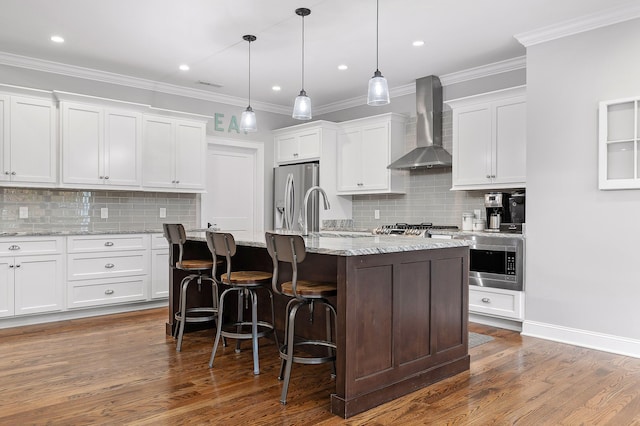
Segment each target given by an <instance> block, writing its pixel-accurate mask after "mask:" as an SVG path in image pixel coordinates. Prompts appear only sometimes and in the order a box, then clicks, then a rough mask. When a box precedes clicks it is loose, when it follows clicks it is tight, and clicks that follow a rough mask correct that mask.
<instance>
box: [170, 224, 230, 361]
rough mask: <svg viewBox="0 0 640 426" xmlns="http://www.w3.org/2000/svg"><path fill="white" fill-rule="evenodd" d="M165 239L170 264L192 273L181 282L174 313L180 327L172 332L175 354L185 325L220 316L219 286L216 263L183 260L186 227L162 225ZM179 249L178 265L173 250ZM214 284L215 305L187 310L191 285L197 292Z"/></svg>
mask: <svg viewBox="0 0 640 426" xmlns="http://www.w3.org/2000/svg"><path fill="white" fill-rule="evenodd" d="M162 229H163V231H164V237H165V238H166V239H167V241H168V242H169V265H170V266H174V267H175V268H176V269H179V270H181V271H185V272H191V274H189V275H187V276H186V277H184V278H183V279H182V281H181V282H180V297H179V302H178V306H179V310H178V312H176V313H175V315H174V318H175V320H176V321H177V322H178V325H177V326H176V327H175V329H174V330H173V337H174V338H175V337H176V336H177V338H178V344H177V345H176V351H177V352H180V350H181V349H182V336H183V335H184V325H185V323H202V322H208V321H213V320H215V319H216V318H217V316H218V286H217V284H216V282H215V281H214V280H213V279H212V278H211V275H210V274H211V270H212V268H213V261H212V260H211V259H184V258H183V255H184V243H185V242H186V241H187V235H186V233H185V230H184V226H182V225H181V224H172V223H164V224H162ZM175 246H178V249H179V252H178V261H177V262H176V263H175V265H173V264H172V262H173V259H174V257H173V250H174V247H175ZM203 281H209V282H211V293H212V299H213V300H212V304H211V306H192V307H187V290H188V289H189V285H190V284H191V283H192V282H196V283H197V284H198V291H201V289H202V282H203Z"/></svg>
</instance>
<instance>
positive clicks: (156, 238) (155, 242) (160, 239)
mask: <svg viewBox="0 0 640 426" xmlns="http://www.w3.org/2000/svg"><path fill="white" fill-rule="evenodd" d="M151 248H152V249H154V250H155V249H168V248H169V242H168V241H167V239H166V238H165V237H164V234H153V235H151Z"/></svg>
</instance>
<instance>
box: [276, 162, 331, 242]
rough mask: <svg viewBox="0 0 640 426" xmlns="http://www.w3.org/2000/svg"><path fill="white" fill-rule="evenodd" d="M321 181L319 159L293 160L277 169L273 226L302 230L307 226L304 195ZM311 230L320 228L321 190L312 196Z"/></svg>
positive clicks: (309, 210)
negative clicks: (297, 162) (312, 161)
mask: <svg viewBox="0 0 640 426" xmlns="http://www.w3.org/2000/svg"><path fill="white" fill-rule="evenodd" d="M319 182H320V176H319V166H318V163H305V164H293V165H290V166H280V167H276V168H274V169H273V206H274V212H273V222H274V223H273V227H274V229H286V230H290V231H296V232H301V231H302V229H303V227H304V219H305V218H304V196H305V194H306V192H307V190H308V189H309V188H311V187H313V186H317V185H318V184H319ZM307 207H308V218H309V225H308V229H309V231H318V230H319V229H320V228H319V226H320V211H319V203H318V192H317V191H314V192H312V193H311V195H310V196H309V202H308V203H307Z"/></svg>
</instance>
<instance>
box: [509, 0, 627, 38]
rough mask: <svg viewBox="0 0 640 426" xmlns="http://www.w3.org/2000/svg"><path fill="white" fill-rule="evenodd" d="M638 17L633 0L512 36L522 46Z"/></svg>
mask: <svg viewBox="0 0 640 426" xmlns="http://www.w3.org/2000/svg"><path fill="white" fill-rule="evenodd" d="M639 17H640V4H638V2H637V1H634V2H630V3H626V4H623V5H621V6H617V7H613V8H610V9H607V10H605V11H601V12H597V13H592V14H589V15H584V16H581V17H579V18H575V19H570V20H567V21H564V22H560V23H558V24H554V25H549V26H548V27H543V28H539V29H537V30H533V31H528V32H524V33H520V34H516V35H515V36H514V37H515V39H516V40H518V42H520V44H522V45H523V46H524V47H529V46H534V45H536V44H540V43H546V42H548V41H552V40H556V39H560V38H563V37H568V36H571V35H574V34H579V33H582V32H585V31H591V30H595V29H597V28H601V27H606V26H608V25H613V24H618V23H620V22H624V21H629V20H632V19H636V18H639Z"/></svg>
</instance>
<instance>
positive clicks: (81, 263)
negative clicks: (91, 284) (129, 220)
mask: <svg viewBox="0 0 640 426" xmlns="http://www.w3.org/2000/svg"><path fill="white" fill-rule="evenodd" d="M67 259H68V267H67V279H69V280H70V281H73V280H85V279H93V278H106V277H127V276H134V275H146V274H147V273H148V269H149V267H148V264H149V258H148V252H147V251H146V250H144V251H128V252H116V253H79V254H70V255H68V257H67Z"/></svg>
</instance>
